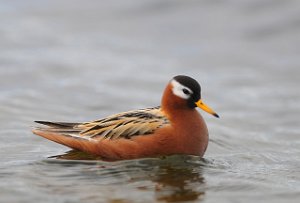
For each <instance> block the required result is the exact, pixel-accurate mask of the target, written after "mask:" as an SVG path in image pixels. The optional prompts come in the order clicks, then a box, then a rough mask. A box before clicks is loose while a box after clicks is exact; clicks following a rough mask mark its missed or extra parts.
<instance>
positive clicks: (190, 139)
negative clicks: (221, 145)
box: [33, 76, 215, 160]
mask: <svg viewBox="0 0 300 203" xmlns="http://www.w3.org/2000/svg"><path fill="white" fill-rule="evenodd" d="M177 77H178V76H177ZM185 77H186V76H185ZM188 79H189V78H188ZM190 88H192V87H190ZM172 89H173V86H172V83H169V84H168V85H167V87H166V88H165V91H164V93H163V97H162V101H161V108H160V109H156V110H155V111H159V116H158V118H156V117H155V118H150V120H149V118H145V119H144V120H143V119H140V120H139V118H137V120H139V121H138V122H140V123H141V124H138V125H142V124H143V125H145V124H149V126H150V127H149V129H145V130H144V131H143V132H145V133H144V134H141V135H139V134H132V135H130V134H127V135H124V134H125V131H126V130H127V129H129V130H130V128H133V127H132V126H130V125H129V124H130V122H128V124H127V123H125V124H124V125H122V126H121V127H119V128H117V127H116V126H114V129H113V130H115V131H117V130H123V131H124V133H123V134H121V135H120V136H118V137H116V138H114V137H113V136H111V137H110V138H104V137H103V136H101V135H100V136H95V137H92V136H91V135H88V136H87V135H82V134H81V132H82V131H84V130H86V128H87V127H86V125H84V124H82V125H81V124H79V125H78V124H70V126H64V127H63V126H59V125H56V124H55V123H53V125H52V124H51V122H49V123H44V124H46V125H48V126H49V125H50V126H51V127H49V128H37V129H34V130H33V133H34V134H37V135H39V136H42V137H44V138H47V139H49V140H52V141H54V142H57V143H59V144H63V145H65V146H68V147H70V148H73V149H77V150H80V151H84V152H87V153H91V154H94V155H98V156H100V157H102V158H103V159H104V160H123V159H135V158H142V157H155V156H162V155H173V154H189V155H197V156H201V157H202V156H203V155H204V153H205V150H206V148H207V145H208V130H207V127H206V124H205V122H204V120H203V118H202V116H201V115H200V114H199V113H198V111H197V110H196V109H195V108H191V107H190V106H188V105H187V99H184V98H181V97H179V96H177V95H175V94H174V92H173V90H172ZM199 94H200V93H199ZM198 100H200V98H197V101H198ZM197 101H195V103H196V102H197ZM201 108H202V107H201ZM207 108H208V107H207ZM206 111H207V110H206ZM138 112H139V113H142V112H144V111H143V110H140V111H138ZM147 112H150V113H151V112H152V110H148V111H147ZM156 113H157V112H156ZM209 113H212V114H213V113H214V112H209ZM214 114H215V113H214ZM125 115H127V114H125ZM119 117H120V116H119ZM119 117H117V116H116V119H117V118H119ZM160 117H163V118H162V119H165V120H163V121H164V122H162V121H161V120H159V119H160ZM120 119H122V118H120ZM123 119H124V118H123ZM151 119H152V120H151ZM97 122H98V121H97ZM147 122H149V123H147ZM151 122H157V123H158V124H161V127H157V125H154V126H151V124H150V123H151ZM94 123H95V121H94ZM94 123H93V122H91V123H85V124H89V125H90V124H93V125H97V126H98V125H100V124H99V123H95V124H94ZM135 123H136V122H135ZM135 127H136V126H135ZM123 131H122V132H123ZM152 131H153V132H152ZM68 132H72V133H68ZM96 132H97V131H96ZM109 132H110V131H109ZM126 132H128V130H127V131H126ZM149 132H151V133H149ZM74 133H75V134H74Z"/></svg>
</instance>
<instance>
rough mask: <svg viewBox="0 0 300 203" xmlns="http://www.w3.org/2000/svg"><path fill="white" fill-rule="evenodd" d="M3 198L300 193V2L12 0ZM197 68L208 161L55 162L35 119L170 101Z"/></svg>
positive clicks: (54, 150) (246, 197)
mask: <svg viewBox="0 0 300 203" xmlns="http://www.w3.org/2000/svg"><path fill="white" fill-rule="evenodd" d="M0 25H1V26H0V129H1V130H0V156H1V162H0V202H6V203H8V202H58V203H59V202H115V203H116V202H118V203H119V202H176V201H177V202H178V201H179V202H184V201H185V202H272V203H274V202H299V201H300V162H299V158H300V139H299V131H300V125H299V113H300V102H299V101H300V94H299V93H300V91H299V86H300V75H299V74H300V1H297V0H284V1H280V0H251V1H250V0H248V1H247V0H242V1H238V0H229V1H224V0H200V1H196V0H186V1H179V0H172V1H171V0H164V1H161V0H125V1H121V0H120V1H117V0H112V1H96V0H94V1H79V0H72V1H71V0H26V1H21V0H19V1H1V2H0ZM177 74H186V75H190V76H192V77H194V78H195V79H197V80H198V81H199V82H200V84H201V85H202V96H203V100H204V101H205V102H206V103H207V104H209V105H210V106H211V107H213V108H214V109H215V110H216V111H217V112H218V113H219V114H220V116H221V118H220V119H215V118H213V117H212V116H210V115H208V114H206V113H204V112H203V113H202V115H203V116H204V118H205V120H206V121H207V125H208V127H209V131H210V144H209V148H208V151H207V153H206V154H205V159H203V160H199V159H198V158H195V157H185V158H183V159H184V160H185V161H181V158H174V160H173V159H172V158H170V159H171V160H169V161H168V160H159V159H142V160H132V161H124V162H114V163H106V162H102V161H70V160H56V159H49V158H48V157H49V156H53V155H58V154H63V153H64V152H66V151H67V150H68V149H67V148H66V147H64V146H61V145H58V144H56V143H52V142H50V141H47V140H45V139H42V138H40V137H38V136H35V135H33V134H32V133H31V132H30V129H31V126H34V123H33V121H34V120H54V121H89V120H93V119H97V118H101V117H105V116H107V115H110V114H114V113H117V112H121V111H127V110H131V109H138V108H145V107H152V106H156V105H159V102H160V98H161V94H162V91H163V89H164V87H165V85H166V83H167V82H168V81H169V80H170V79H171V78H172V77H173V76H174V75H177Z"/></svg>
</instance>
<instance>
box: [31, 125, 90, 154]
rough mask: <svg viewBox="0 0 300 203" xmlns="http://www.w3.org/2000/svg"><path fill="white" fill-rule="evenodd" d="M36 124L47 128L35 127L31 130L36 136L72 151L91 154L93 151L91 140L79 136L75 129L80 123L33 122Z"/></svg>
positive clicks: (77, 129)
mask: <svg viewBox="0 0 300 203" xmlns="http://www.w3.org/2000/svg"><path fill="white" fill-rule="evenodd" d="M35 122H36V123H39V124H42V125H46V126H47V127H37V128H35V129H33V130H32V132H33V133H34V134H36V135H39V136H41V137H44V138H46V139H48V140H51V141H53V142H56V143H59V144H62V145H65V146H67V147H70V148H72V149H76V150H80V151H85V152H92V151H94V150H93V148H94V145H95V144H93V143H94V142H93V140H92V139H91V138H89V137H85V136H81V135H80V132H81V130H80V129H79V128H78V127H77V126H78V125H79V124H80V123H64V122H49V121H35Z"/></svg>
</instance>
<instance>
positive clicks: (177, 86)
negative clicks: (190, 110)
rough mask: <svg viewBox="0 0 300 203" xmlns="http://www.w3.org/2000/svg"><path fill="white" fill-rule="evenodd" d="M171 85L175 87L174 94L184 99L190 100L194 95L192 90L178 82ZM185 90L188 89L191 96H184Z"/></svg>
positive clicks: (174, 81) (173, 81)
mask: <svg viewBox="0 0 300 203" xmlns="http://www.w3.org/2000/svg"><path fill="white" fill-rule="evenodd" d="M171 84H172V86H173V88H172V92H173V94H174V95H176V96H178V97H180V98H182V99H188V98H190V96H191V94H193V91H192V90H191V89H190V88H188V87H186V86H184V85H182V84H180V83H179V82H177V81H176V80H172V81H171ZM183 89H187V90H188V91H189V92H190V94H184V93H183Z"/></svg>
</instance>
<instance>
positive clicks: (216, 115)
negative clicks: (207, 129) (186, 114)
mask: <svg viewBox="0 0 300 203" xmlns="http://www.w3.org/2000/svg"><path fill="white" fill-rule="evenodd" d="M196 105H197V106H198V107H199V108H200V109H202V110H203V111H206V112H207V113H209V114H212V115H213V116H215V117H217V118H219V115H218V114H217V113H216V112H214V110H212V109H211V108H210V107H209V106H207V105H206V104H204V103H203V101H202V99H199V100H198V101H197V102H196Z"/></svg>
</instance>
